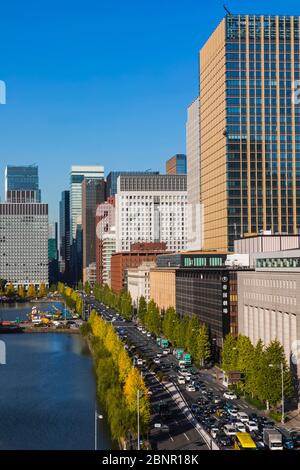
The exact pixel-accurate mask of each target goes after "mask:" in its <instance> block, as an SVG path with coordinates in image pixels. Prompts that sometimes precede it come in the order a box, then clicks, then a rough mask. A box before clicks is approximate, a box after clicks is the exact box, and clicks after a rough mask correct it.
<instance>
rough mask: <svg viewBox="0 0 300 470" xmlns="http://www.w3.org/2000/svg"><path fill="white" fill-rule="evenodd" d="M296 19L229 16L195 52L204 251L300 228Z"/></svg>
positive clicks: (299, 62)
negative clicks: (264, 233) (249, 237)
mask: <svg viewBox="0 0 300 470" xmlns="http://www.w3.org/2000/svg"><path fill="white" fill-rule="evenodd" d="M299 22H300V17H298V16H297V17H291V16H244V15H228V16H226V17H225V18H224V20H223V21H222V22H221V23H220V25H219V26H218V28H217V29H216V30H215V32H214V33H213V34H212V36H211V37H210V38H209V40H208V41H207V42H206V44H205V45H204V47H203V48H202V49H201V52H200V95H201V202H202V204H203V209H204V248H205V249H225V250H226V249H231V250H232V249H233V242H234V239H235V238H239V237H240V235H247V234H256V233H259V232H260V231H261V230H271V231H272V232H273V233H278V232H280V233H291V234H292V233H298V232H299V229H300V105H297V104H295V103H294V100H293V93H294V82H295V81H296V80H299V79H300V56H299V44H300V32H299Z"/></svg>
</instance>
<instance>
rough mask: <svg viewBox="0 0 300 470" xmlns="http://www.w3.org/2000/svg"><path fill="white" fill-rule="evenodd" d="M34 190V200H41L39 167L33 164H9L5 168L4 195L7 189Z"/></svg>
mask: <svg viewBox="0 0 300 470" xmlns="http://www.w3.org/2000/svg"><path fill="white" fill-rule="evenodd" d="M16 190H21V191H35V194H36V196H35V197H36V200H35V202H40V201H41V192H40V190H39V169H38V167H37V166H35V165H30V166H11V165H8V166H7V167H6V170H5V197H7V193H8V191H16Z"/></svg>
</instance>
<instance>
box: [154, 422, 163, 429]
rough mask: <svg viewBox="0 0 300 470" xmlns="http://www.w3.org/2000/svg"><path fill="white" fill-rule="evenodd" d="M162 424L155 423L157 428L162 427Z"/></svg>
mask: <svg viewBox="0 0 300 470" xmlns="http://www.w3.org/2000/svg"><path fill="white" fill-rule="evenodd" d="M161 426H162V424H161V423H154V427H155V428H161Z"/></svg>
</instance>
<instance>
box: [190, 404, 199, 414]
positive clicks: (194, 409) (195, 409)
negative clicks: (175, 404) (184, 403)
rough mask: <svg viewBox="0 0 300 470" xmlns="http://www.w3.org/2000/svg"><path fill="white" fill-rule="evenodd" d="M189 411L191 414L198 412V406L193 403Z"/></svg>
mask: <svg viewBox="0 0 300 470" xmlns="http://www.w3.org/2000/svg"><path fill="white" fill-rule="evenodd" d="M191 410H192V412H193V413H196V411H198V410H199V405H198V404H197V403H193V404H192V406H191Z"/></svg>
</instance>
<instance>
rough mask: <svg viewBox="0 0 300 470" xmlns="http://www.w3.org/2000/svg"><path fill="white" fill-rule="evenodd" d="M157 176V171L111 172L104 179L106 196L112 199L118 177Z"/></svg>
mask: <svg viewBox="0 0 300 470" xmlns="http://www.w3.org/2000/svg"><path fill="white" fill-rule="evenodd" d="M142 175H159V171H151V170H149V171H111V172H110V173H109V174H108V175H107V178H106V196H107V197H114V196H115V195H116V192H117V182H118V178H119V176H142Z"/></svg>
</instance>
